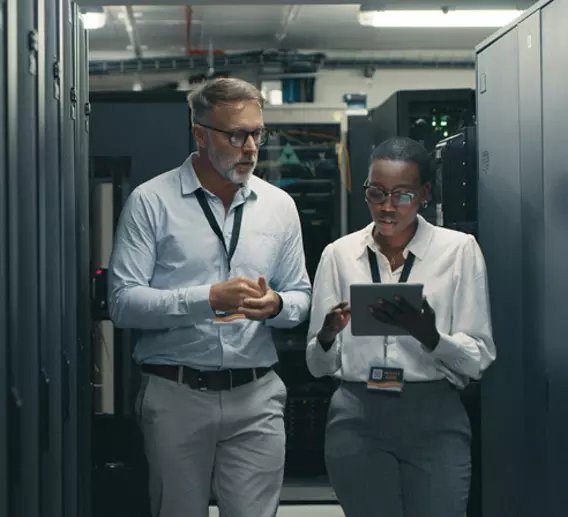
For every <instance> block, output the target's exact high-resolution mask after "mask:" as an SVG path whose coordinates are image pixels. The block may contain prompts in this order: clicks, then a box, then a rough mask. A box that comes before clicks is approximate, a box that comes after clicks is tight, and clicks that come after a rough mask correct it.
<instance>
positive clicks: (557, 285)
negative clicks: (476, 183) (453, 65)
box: [476, 0, 568, 517]
mask: <svg viewBox="0 0 568 517" xmlns="http://www.w3.org/2000/svg"><path fill="white" fill-rule="evenodd" d="M567 23H568V6H567V4H566V2H565V1H560V0H556V1H552V0H546V1H543V2H540V3H539V4H537V5H535V6H533V7H532V8H531V9H529V10H528V11H527V12H526V13H525V15H524V16H523V17H521V18H520V19H519V20H517V21H516V22H514V23H513V24H512V25H511V26H509V27H507V28H505V29H503V30H501V31H499V33H497V34H496V35H495V37H493V38H491V39H490V40H489V41H487V42H484V43H483V44H482V45H480V47H478V49H476V51H477V54H478V65H479V66H478V113H479V128H478V131H479V139H480V149H479V152H480V154H479V159H480V190H479V214H480V216H479V217H480V239H481V244H482V246H483V248H484V251H485V254H486V259H487V267H488V270H489V271H490V282H491V283H490V290H491V293H492V305H493V318H494V327H495V337H496V343H497V347H498V359H497V362H496V364H495V367H494V368H492V371H491V373H490V375H488V379H487V381H489V382H486V383H484V389H485V390H484V396H483V413H484V421H483V427H484V433H485V434H484V452H485V454H484V491H485V494H484V495H485V496H486V497H485V504H484V516H486V517H498V516H500V515H502V514H504V513H506V514H508V515H518V516H519V517H525V516H526V517H528V516H531V515H536V514H538V515H544V514H546V515H549V516H553V517H556V516H558V517H560V516H564V515H565V514H566V508H567V507H568V495H567V494H566V491H565V479H566V474H565V473H566V469H567V468H568V452H567V450H566V447H565V440H566V435H567V434H568V415H567V413H566V406H567V404H568V400H567V399H568V394H567V388H568V382H567V377H566V366H567V364H568V353H567V351H566V350H565V347H564V341H565V333H566V331H565V325H564V320H565V318H566V315H565V310H564V308H565V306H566V303H565V297H566V292H567V288H568V281H567V278H566V274H565V270H566V267H565V259H564V257H565V255H566V252H567V251H568V239H567V238H566V231H565V227H566V222H567V219H568V215H567V213H566V209H565V207H566V201H565V189H566V183H567V179H566V178H567V176H566V163H567V162H568V149H567V148H566V144H565V138H564V131H563V130H564V120H565V118H566V116H567V115H568V104H567V102H566V98H567V96H568V79H567V78H566V77H565V76H564V74H563V69H562V67H561V66H560V67H559V65H558V63H560V62H563V61H562V60H563V59H564V54H563V50H564V49H565V48H566V45H567V44H568V35H567V34H566V32H565V27H566V24H567ZM482 142H483V143H482ZM496 154H497V156H498V157H500V158H497V160H496V159H495V155H496ZM517 177H518V178H519V179H520V181H519V183H518V184H517ZM501 178H507V181H506V182H504V181H503V180H502V179H501ZM518 186H519V187H520V189H518V188H517V187H518ZM495 207H502V208H499V209H498V210H499V212H497V210H496V208H495ZM517 210H519V211H520V219H519V217H518V212H517ZM482 218H483V219H482ZM482 220H483V222H482ZM519 223H520V224H521V225H522V226H519ZM519 231H520V235H519V233H518V232H519Z"/></svg>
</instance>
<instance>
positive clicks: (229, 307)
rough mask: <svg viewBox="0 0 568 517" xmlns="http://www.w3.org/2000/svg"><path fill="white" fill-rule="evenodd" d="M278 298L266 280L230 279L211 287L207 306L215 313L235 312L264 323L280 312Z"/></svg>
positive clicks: (261, 278) (262, 278)
mask: <svg viewBox="0 0 568 517" xmlns="http://www.w3.org/2000/svg"><path fill="white" fill-rule="evenodd" d="M280 303H281V302H280V297H279V296H278V295H277V294H276V293H275V292H274V291H273V290H272V289H270V287H268V284H267V283H266V279H265V278H264V277H260V278H259V279H258V281H254V280H250V279H248V278H244V277H240V278H231V279H230V280H227V281H225V282H221V283H219V284H215V285H213V286H212V287H211V292H210V295H209V304H210V305H211V308H212V309H213V310H215V311H223V312H237V313H239V314H242V315H243V316H245V317H246V318H247V319H250V320H255V321H264V320H266V319H268V318H270V317H272V316H275V315H276V314H278V312H280V309H281V307H280Z"/></svg>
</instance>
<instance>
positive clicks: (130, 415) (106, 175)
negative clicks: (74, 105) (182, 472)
mask: <svg viewBox="0 0 568 517" xmlns="http://www.w3.org/2000/svg"><path fill="white" fill-rule="evenodd" d="M90 101H91V103H92V116H91V117H90V126H89V137H90V138H89V155H90V187H89V188H90V191H91V194H92V195H94V193H95V191H96V188H97V187H98V186H99V185H100V184H101V183H108V184H112V196H111V199H110V200H109V206H108V209H109V211H111V212H112V214H113V216H112V224H113V228H112V229H110V232H111V233H114V227H115V226H116V224H117V222H118V217H119V215H120V211H121V209H122V207H123V206H124V203H125V201H126V199H127V197H128V195H129V193H130V192H131V191H132V190H133V189H134V188H136V187H137V186H138V185H140V184H141V183H143V182H144V181H147V180H149V179H151V178H152V177H154V176H156V175H158V174H160V173H162V172H165V171H167V170H169V169H172V168H175V167H178V166H179V165H181V163H183V161H184V160H185V159H186V158H187V156H188V155H189V153H190V152H191V150H192V149H191V148H192V144H193V140H192V137H191V131H190V112H189V106H188V104H187V100H186V95H185V94H184V93H183V92H167V93H156V92H125V93H123V92H113V93H102V92H101V93H96V92H95V93H92V94H91V95H90ZM164 127H168V128H169V130H168V131H167V132H164ZM154 148H156V149H158V148H159V149H160V152H159V153H149V152H148V149H154ZM93 215H94V214H93ZM93 229H95V227H93ZM99 231H100V229H99ZM107 231H108V230H107ZM90 238H91V242H92V243H96V241H97V239H98V238H99V236H97V235H91V237H90ZM95 246H96V244H93V245H92V247H93V249H94V248H95ZM100 266H101V264H92V267H91V273H92V274H94V271H95V269H96V268H99V267H100ZM103 274H104V273H103ZM99 283H100V281H99V282H97V284H99ZM93 301H94V304H95V305H99V302H100V300H98V299H96V300H93ZM106 319H108V314H105V313H101V311H99V310H93V311H92V324H93V325H92V327H93V329H94V328H95V326H100V325H101V321H102V320H106ZM99 334H102V332H99ZM111 334H112V346H113V350H114V351H113V353H112V354H111V356H112V358H113V371H114V379H113V382H114V393H113V401H114V402H113V409H112V411H111V412H108V413H97V414H95V415H93V417H92V419H91V437H92V447H91V449H90V450H92V462H93V469H92V476H93V477H92V485H91V490H92V494H93V495H92V500H93V515H94V516H96V517H98V516H101V517H102V516H104V517H114V516H116V517H131V516H132V517H139V516H144V517H145V516H146V515H149V502H148V488H147V463H146V459H145V455H144V448H143V443H142V437H141V433H140V430H139V428H138V425H137V422H136V420H135V418H134V412H133V409H134V398H135V396H136V393H137V390H138V386H139V373H138V369H137V368H136V367H134V362H133V360H132V351H133V346H134V344H135V339H136V331H135V330H130V329H112V331H111ZM101 354H102V352H101V350H100V344H97V343H95V346H94V350H93V354H92V355H93V358H94V359H95V360H97V359H98V358H100V356H101ZM90 410H92V409H91V408H90Z"/></svg>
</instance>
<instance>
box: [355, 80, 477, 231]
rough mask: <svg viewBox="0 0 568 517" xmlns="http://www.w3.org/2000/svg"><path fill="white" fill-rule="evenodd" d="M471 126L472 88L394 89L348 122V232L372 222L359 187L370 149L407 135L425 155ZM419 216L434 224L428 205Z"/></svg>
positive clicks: (364, 174) (473, 120)
mask: <svg viewBox="0 0 568 517" xmlns="http://www.w3.org/2000/svg"><path fill="white" fill-rule="evenodd" d="M474 123H475V92H474V90H471V89H448V90H413V91H398V92H396V93H394V94H393V95H391V96H390V97H389V98H388V99H387V100H386V101H385V102H384V103H383V104H381V105H380V106H377V107H375V108H373V109H370V110H369V112H368V114H367V115H351V116H349V118H348V142H349V155H350V157H351V178H352V180H351V181H352V185H353V188H352V191H351V193H350V196H349V211H348V213H349V231H350V232H353V231H357V230H360V229H361V228H363V227H364V226H365V225H367V224H368V223H370V222H371V216H370V214H369V211H368V209H367V206H366V204H365V199H364V196H363V191H362V188H361V186H362V185H363V183H364V181H365V179H366V178H367V175H368V172H369V157H370V156H371V152H372V150H373V148H374V147H375V146H376V145H378V144H380V143H381V142H383V141H385V140H387V139H389V138H392V137H395V136H407V137H410V138H413V139H414V140H417V141H419V142H422V143H423V144H424V146H425V147H426V149H427V150H428V151H433V150H434V147H435V146H436V144H437V143H438V142H439V141H440V140H442V139H444V138H447V137H449V136H450V135H453V134H455V133H457V132H458V131H459V130H460V129H462V128H463V127H467V126H472V125H474ZM422 215H423V216H424V217H425V218H426V219H428V220H429V221H431V222H435V221H436V211H435V205H434V204H433V203H432V204H430V205H429V207H428V208H426V209H425V210H423V212H422Z"/></svg>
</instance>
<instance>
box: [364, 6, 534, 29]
mask: <svg viewBox="0 0 568 517" xmlns="http://www.w3.org/2000/svg"><path fill="white" fill-rule="evenodd" d="M522 13H523V11H520V10H517V9H507V10H497V9H486V10H475V11H472V10H464V11H452V10H450V11H442V10H441V9H440V10H431V11H398V10H392V11H359V23H360V24H361V25H365V26H368V27H401V28H410V27H412V28H424V27H427V28H429V27H432V28H450V27H470V28H471V27H481V28H485V27H487V28H495V27H503V26H504V25H507V24H508V23H510V22H512V21H513V20H514V19H515V18H517V17H518V16H520V15H521V14H522Z"/></svg>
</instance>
